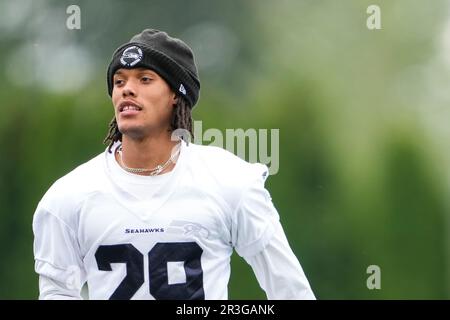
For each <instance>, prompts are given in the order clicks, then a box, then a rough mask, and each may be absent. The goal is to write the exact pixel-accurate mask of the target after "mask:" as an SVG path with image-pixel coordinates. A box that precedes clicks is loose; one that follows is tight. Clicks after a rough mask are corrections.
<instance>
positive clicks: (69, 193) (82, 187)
mask: <svg viewBox="0 0 450 320" xmlns="http://www.w3.org/2000/svg"><path fill="white" fill-rule="evenodd" d="M103 157H104V154H99V155H98V156H96V157H94V158H92V159H91V160H89V161H87V162H85V163H83V164H81V165H79V166H78V167H76V168H75V169H73V170H72V171H70V172H69V173H67V174H66V175H64V176H63V177H61V178H59V179H58V180H56V181H55V182H54V183H53V184H52V185H51V187H50V188H49V189H48V190H47V192H46V193H45V194H44V196H43V197H42V199H41V201H40V202H39V205H38V209H42V210H45V211H47V212H50V213H52V214H54V215H56V216H58V217H59V218H63V216H64V215H67V214H69V213H70V212H73V210H74V209H75V210H76V209H77V208H78V207H79V206H80V205H81V203H82V201H83V200H84V199H85V198H86V197H87V196H88V195H89V194H91V193H95V192H96V191H97V190H99V189H100V188H101V184H102V181H103V180H104V178H103V177H104V173H103V172H104V170H103Z"/></svg>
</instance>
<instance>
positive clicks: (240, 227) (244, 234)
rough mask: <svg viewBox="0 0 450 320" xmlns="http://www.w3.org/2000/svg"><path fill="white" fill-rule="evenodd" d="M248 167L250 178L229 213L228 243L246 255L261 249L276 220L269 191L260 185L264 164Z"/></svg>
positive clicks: (240, 253)
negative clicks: (233, 210)
mask: <svg viewBox="0 0 450 320" xmlns="http://www.w3.org/2000/svg"><path fill="white" fill-rule="evenodd" d="M251 166H252V167H251V170H252V172H251V174H252V178H251V179H250V183H249V185H248V186H247V187H246V189H245V190H244V191H243V193H242V195H241V198H240V201H239V203H238V205H237V207H236V210H235V212H234V214H233V225H232V235H231V237H232V244H233V246H234V247H235V249H236V251H237V253H238V254H239V255H240V256H241V257H250V256H253V255H255V254H257V253H259V252H260V251H261V250H263V249H264V247H265V246H266V245H267V244H268V243H269V241H270V239H271V237H272V236H273V234H274V232H275V229H274V225H275V224H276V222H278V220H279V215H278V212H277V210H276V209H275V207H274V205H273V203H272V198H271V196H270V194H269V191H267V189H266V188H265V187H264V182H265V180H266V178H267V176H268V168H267V166H265V165H262V164H252V165H251Z"/></svg>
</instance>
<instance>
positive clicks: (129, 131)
mask: <svg viewBox="0 0 450 320" xmlns="http://www.w3.org/2000/svg"><path fill="white" fill-rule="evenodd" d="M119 131H120V132H121V133H122V135H126V136H128V137H130V138H133V139H140V138H143V137H145V130H144V128H142V127H141V126H136V125H134V126H133V125H122V126H121V125H119Z"/></svg>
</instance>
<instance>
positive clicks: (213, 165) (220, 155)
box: [190, 144, 268, 185]
mask: <svg viewBox="0 0 450 320" xmlns="http://www.w3.org/2000/svg"><path fill="white" fill-rule="evenodd" d="M190 147H191V148H192V149H193V152H192V153H193V155H194V157H195V158H196V160H197V161H198V162H200V163H201V165H204V169H205V170H208V171H209V173H210V174H212V175H214V176H216V177H218V178H220V180H221V181H224V182H226V181H229V180H230V179H231V180H232V181H233V182H234V183H233V184H234V185H236V184H245V183H248V182H250V181H251V180H254V179H255V178H258V180H259V178H261V179H262V180H263V181H264V180H265V179H266V178H267V177H268V168H267V166H266V165H264V164H261V163H249V162H247V161H245V160H243V159H241V158H239V157H238V156H236V155H235V154H233V153H231V152H230V151H228V150H225V149H223V148H219V147H215V146H203V145H197V144H190ZM238 178H239V179H238ZM237 179H238V180H239V181H240V182H238V181H236V180H237Z"/></svg>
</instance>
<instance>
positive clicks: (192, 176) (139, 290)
mask: <svg viewBox="0 0 450 320" xmlns="http://www.w3.org/2000/svg"><path fill="white" fill-rule="evenodd" d="M117 146H118V144H116V145H115V146H114V147H113V150H114V149H115V147H117ZM267 175H268V170H267V167H266V166H265V165H262V164H250V163H248V162H246V161H243V160H241V159H240V158H238V157H237V156H235V155H233V154H232V153H230V152H228V151H226V150H223V149H221V148H217V147H211V146H200V145H195V144H192V143H190V144H188V145H187V144H186V143H184V142H182V143H181V151H180V155H179V158H178V160H177V163H176V165H175V167H174V169H173V170H172V171H171V172H169V173H166V174H163V175H160V176H155V177H148V176H139V175H135V174H131V173H128V172H126V171H125V170H123V169H122V168H121V167H120V166H119V165H118V163H117V162H116V160H115V158H114V153H109V152H108V151H107V150H105V152H104V153H102V154H100V155H98V156H97V157H95V158H94V159H92V160H90V161H89V162H87V163H85V164H83V165H81V166H79V167H78V168H76V169H75V170H73V171H72V172H70V173H69V174H67V175H66V176H64V177H62V178H61V179H59V180H58V181H56V182H55V183H54V184H53V185H52V187H51V188H50V189H49V190H48V191H47V193H46V194H45V195H44V197H43V198H42V200H41V201H40V203H39V205H38V207H37V209H36V212H35V215H34V219H33V231H34V235H35V241H34V254H35V269H36V272H37V273H38V274H39V275H40V290H41V296H40V298H44V299H45V298H52V297H53V298H79V297H80V290H81V287H82V285H83V284H84V283H85V282H86V281H87V285H88V294H89V298H90V299H227V298H228V292H227V286H228V281H229V277H230V256H231V254H232V251H233V248H235V249H236V251H237V252H238V254H239V255H241V256H242V257H244V258H245V259H246V260H247V262H249V263H250V264H251V266H252V267H253V268H254V270H255V274H256V276H257V277H258V281H259V283H260V285H261V286H262V287H263V289H265V290H266V293H267V294H268V297H272V298H294V299H295V298H314V295H313V294H312V291H311V289H310V287H309V284H308V281H307V280H306V278H305V276H304V274H303V271H302V269H301V267H300V264H299V263H298V261H297V260H296V258H295V256H294V255H293V253H292V251H291V250H290V248H289V245H288V243H287V240H286V239H285V237H284V233H283V230H282V228H281V226H280V223H279V216H278V213H277V210H276V209H275V207H274V206H273V204H272V200H271V198H270V195H269V193H268V191H267V190H266V189H265V188H264V181H265V179H266V177H267ZM277 230H278V231H277ZM274 239H278V240H277V241H278V244H276V242H275V240H274ZM271 241H272V243H273V244H272V247H273V248H272V249H271V250H273V252H277V253H274V254H273V255H272V259H274V257H276V259H279V260H280V261H279V263H283V265H282V266H280V267H276V263H274V264H273V266H275V267H276V269H277V270H272V269H274V267H273V266H272V267H270V265H269V266H268V264H269V263H268V261H269V260H270V259H271V257H270V254H268V253H267V249H268V247H270V246H269V245H268V244H269V242H271ZM263 253H264V254H263ZM269 253H270V251H269ZM278 257H279V258H278ZM283 259H284V260H283ZM271 268H272V269H271ZM283 268H285V270H287V271H286V272H289V273H291V274H289V275H286V274H283V273H285V272H281V273H280V270H283ZM277 273H278V274H277ZM283 281H284V282H286V283H287V281H289V282H291V283H294V285H293V286H294V288H292V289H286V288H289V284H286V283H283ZM275 283H280V284H281V285H280V288H279V289H276V284H275ZM295 283H297V284H295ZM286 286H287V287H286ZM277 290H282V291H283V290H284V291H285V294H277V293H276V292H274V291H277ZM286 290H288V291H289V292H288V291H286Z"/></svg>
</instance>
